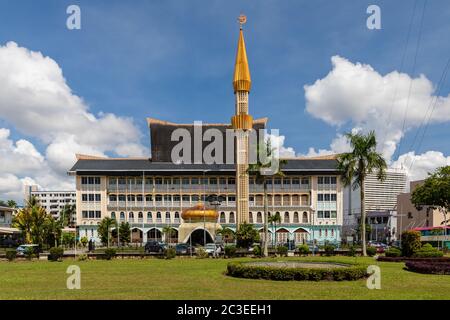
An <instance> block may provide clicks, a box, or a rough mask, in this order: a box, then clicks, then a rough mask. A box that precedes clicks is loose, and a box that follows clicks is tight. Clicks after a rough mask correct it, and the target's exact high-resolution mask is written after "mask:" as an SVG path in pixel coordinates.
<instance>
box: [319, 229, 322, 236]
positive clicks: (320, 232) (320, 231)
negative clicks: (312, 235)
mask: <svg viewBox="0 0 450 320" xmlns="http://www.w3.org/2000/svg"><path fill="white" fill-rule="evenodd" d="M321 236H322V229H319V237H321Z"/></svg>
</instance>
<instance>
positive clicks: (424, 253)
mask: <svg viewBox="0 0 450 320" xmlns="http://www.w3.org/2000/svg"><path fill="white" fill-rule="evenodd" d="M443 256H444V253H443V252H442V251H439V250H438V249H437V248H434V247H433V246H432V245H431V244H429V243H427V244H424V245H423V246H422V248H420V249H419V250H417V251H416V252H415V253H414V257H418V258H429V257H432V258H434V257H437V258H440V257H443Z"/></svg>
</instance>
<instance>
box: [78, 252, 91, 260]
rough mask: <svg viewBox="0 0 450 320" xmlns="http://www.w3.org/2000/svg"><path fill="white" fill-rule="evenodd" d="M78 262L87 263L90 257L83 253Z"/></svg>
mask: <svg viewBox="0 0 450 320" xmlns="http://www.w3.org/2000/svg"><path fill="white" fill-rule="evenodd" d="M77 259H78V261H86V260H88V259H89V257H88V255H87V254H85V253H82V254H80V255H79V256H78V258H77Z"/></svg>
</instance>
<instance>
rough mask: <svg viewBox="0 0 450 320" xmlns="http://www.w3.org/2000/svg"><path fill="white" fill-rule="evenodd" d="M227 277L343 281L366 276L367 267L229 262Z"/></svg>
mask: <svg viewBox="0 0 450 320" xmlns="http://www.w3.org/2000/svg"><path fill="white" fill-rule="evenodd" d="M227 275H229V276H232V277H237V278H248V279H266V280H278V281H289V280H296V281H305V280H307V281H320V280H328V281H343V280H358V279H362V278H365V277H367V276H368V273H367V266H366V265H361V264H349V263H346V264H343V263H335V262H314V261H310V262H306V261H277V262H275V261H259V262H230V263H229V264H228V265H227Z"/></svg>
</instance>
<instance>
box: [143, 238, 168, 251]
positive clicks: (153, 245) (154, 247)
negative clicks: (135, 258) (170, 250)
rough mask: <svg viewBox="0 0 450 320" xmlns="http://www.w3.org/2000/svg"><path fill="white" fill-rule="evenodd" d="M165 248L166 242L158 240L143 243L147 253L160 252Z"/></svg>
mask: <svg viewBox="0 0 450 320" xmlns="http://www.w3.org/2000/svg"><path fill="white" fill-rule="evenodd" d="M166 248H167V246H166V244H165V243H164V242H160V241H149V242H147V243H146V244H145V252H147V253H155V252H156V253H162V252H164V250H166Z"/></svg>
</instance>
